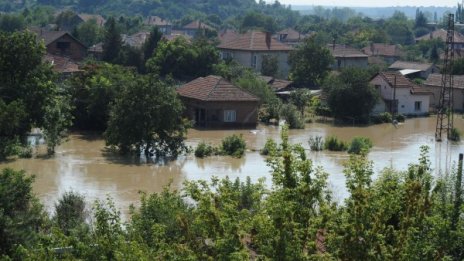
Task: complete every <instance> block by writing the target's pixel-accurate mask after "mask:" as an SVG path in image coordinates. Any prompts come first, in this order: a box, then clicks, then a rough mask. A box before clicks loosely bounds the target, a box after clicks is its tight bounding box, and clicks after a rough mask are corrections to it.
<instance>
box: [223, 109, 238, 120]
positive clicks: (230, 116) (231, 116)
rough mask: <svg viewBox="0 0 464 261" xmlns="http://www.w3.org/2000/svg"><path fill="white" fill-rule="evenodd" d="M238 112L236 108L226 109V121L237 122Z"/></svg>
mask: <svg viewBox="0 0 464 261" xmlns="http://www.w3.org/2000/svg"><path fill="white" fill-rule="evenodd" d="M235 120H236V113H235V111H234V110H225V111H224V122H235Z"/></svg>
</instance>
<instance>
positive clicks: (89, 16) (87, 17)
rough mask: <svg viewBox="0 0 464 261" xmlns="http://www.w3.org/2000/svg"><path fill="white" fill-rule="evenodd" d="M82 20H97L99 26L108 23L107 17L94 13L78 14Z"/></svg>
mask: <svg viewBox="0 0 464 261" xmlns="http://www.w3.org/2000/svg"><path fill="white" fill-rule="evenodd" d="M77 16H78V17H79V18H80V19H82V21H84V22H87V21H90V20H92V19H93V20H95V22H96V23H97V25H98V26H104V25H105V23H106V20H105V18H103V16H101V15H94V14H78V15H77Z"/></svg>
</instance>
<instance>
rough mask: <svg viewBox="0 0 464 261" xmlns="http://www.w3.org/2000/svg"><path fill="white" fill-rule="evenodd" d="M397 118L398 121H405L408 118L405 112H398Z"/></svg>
mask: <svg viewBox="0 0 464 261" xmlns="http://www.w3.org/2000/svg"><path fill="white" fill-rule="evenodd" d="M395 120H397V121H398V122H404V121H405V120H406V116H404V115H403V114H398V115H396V116H395Z"/></svg>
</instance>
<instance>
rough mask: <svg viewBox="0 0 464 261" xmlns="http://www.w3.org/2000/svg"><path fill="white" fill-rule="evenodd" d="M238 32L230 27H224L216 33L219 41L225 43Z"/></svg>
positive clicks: (237, 34) (236, 35) (235, 36)
mask: <svg viewBox="0 0 464 261" xmlns="http://www.w3.org/2000/svg"><path fill="white" fill-rule="evenodd" d="M239 35H240V34H239V33H238V32H237V31H235V30H232V29H226V30H223V31H221V32H219V34H218V38H219V41H220V42H221V44H222V43H227V42H230V41H232V40H233V39H235V38H237V37H238V36H239Z"/></svg>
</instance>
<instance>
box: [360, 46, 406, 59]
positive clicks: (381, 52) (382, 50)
mask: <svg viewBox="0 0 464 261" xmlns="http://www.w3.org/2000/svg"><path fill="white" fill-rule="evenodd" d="M362 51H363V52H364V53H365V54H367V55H373V56H387V57H388V56H390V57H397V56H400V50H399V49H398V47H397V46H396V45H394V44H382V43H373V44H370V45H369V46H366V47H364V48H363V49H362Z"/></svg>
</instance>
